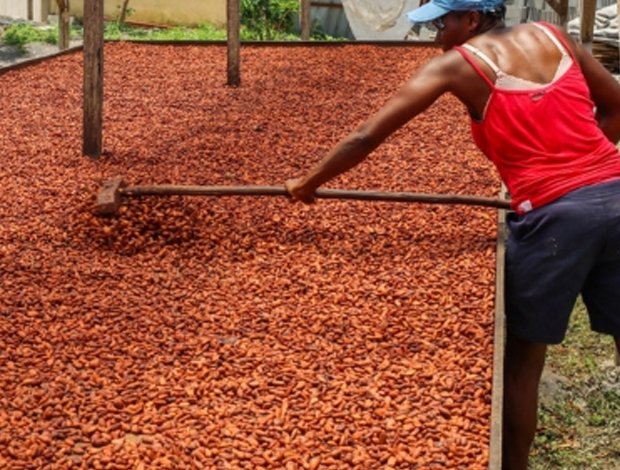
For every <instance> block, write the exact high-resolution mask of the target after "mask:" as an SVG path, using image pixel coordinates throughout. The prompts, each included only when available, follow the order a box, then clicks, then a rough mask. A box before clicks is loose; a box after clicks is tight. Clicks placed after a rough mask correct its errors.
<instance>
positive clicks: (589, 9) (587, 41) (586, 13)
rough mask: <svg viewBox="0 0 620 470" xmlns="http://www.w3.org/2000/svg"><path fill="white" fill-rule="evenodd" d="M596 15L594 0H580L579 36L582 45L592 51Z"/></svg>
mask: <svg viewBox="0 0 620 470" xmlns="http://www.w3.org/2000/svg"><path fill="white" fill-rule="evenodd" d="M595 17H596V0H581V25H580V31H579V37H580V40H581V44H582V45H583V47H584V48H585V49H586V50H587V51H589V52H592V42H593V41H594V19H595Z"/></svg>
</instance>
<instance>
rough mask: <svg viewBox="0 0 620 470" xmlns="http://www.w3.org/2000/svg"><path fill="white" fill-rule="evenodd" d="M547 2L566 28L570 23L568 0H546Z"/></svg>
mask: <svg viewBox="0 0 620 470" xmlns="http://www.w3.org/2000/svg"><path fill="white" fill-rule="evenodd" d="M546 1H547V4H548V5H549V6H550V7H551V8H552V9H553V11H555V12H556V14H557V15H558V18H559V23H560V24H559V25H560V26H561V27H562V28H566V25H567V24H568V0H546Z"/></svg>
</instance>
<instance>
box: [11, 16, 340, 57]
mask: <svg viewBox="0 0 620 470" xmlns="http://www.w3.org/2000/svg"><path fill="white" fill-rule="evenodd" d="M272 34H273V37H272V39H271V40H275V41H296V40H299V36H298V35H295V34H290V33H284V32H272ZM70 35H71V39H80V38H82V36H83V29H82V26H81V25H73V26H72V27H71V32H70ZM104 38H105V39H108V40H132V41H140V40H145V41H157V40H162V41H177V40H194V41H222V40H225V39H226V30H225V29H221V28H216V27H215V26H213V25H211V24H209V23H202V24H199V25H197V26H195V27H182V26H178V27H171V28H145V27H139V26H132V25H131V24H127V23H124V24H123V23H119V22H116V21H110V22H106V23H105V28H104ZM241 39H242V40H245V41H251V40H259V37H258V34H257V33H256V32H254V31H250V30H248V29H247V28H243V27H242V28H241ZM311 39H314V40H323V41H329V40H334V41H338V40H341V39H338V38H332V37H330V36H327V35H325V34H323V33H321V32H320V31H318V30H316V31H313V33H312V37H311ZM0 42H3V43H5V44H12V45H16V46H18V47H19V48H20V49H21V50H22V51H25V49H26V46H27V45H28V44H29V43H33V42H43V43H47V44H58V27H57V26H56V27H44V28H41V27H35V26H33V25H30V24H27V23H20V24H14V25H11V26H9V27H8V28H7V29H6V30H5V31H4V34H3V35H2V37H1V38H0Z"/></svg>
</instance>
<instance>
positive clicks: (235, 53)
mask: <svg viewBox="0 0 620 470" xmlns="http://www.w3.org/2000/svg"><path fill="white" fill-rule="evenodd" d="M226 27H227V36H226V38H227V40H226V45H227V46H228V81H227V83H228V85H229V86H239V85H240V84H241V72H240V56H241V2H240V0H227V21H226Z"/></svg>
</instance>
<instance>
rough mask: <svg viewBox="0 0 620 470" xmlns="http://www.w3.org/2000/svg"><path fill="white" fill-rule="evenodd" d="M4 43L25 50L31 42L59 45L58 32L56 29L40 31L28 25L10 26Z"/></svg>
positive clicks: (3, 40) (6, 31)
mask: <svg viewBox="0 0 620 470" xmlns="http://www.w3.org/2000/svg"><path fill="white" fill-rule="evenodd" d="M2 42H4V43H5V44H10V45H14V46H19V48H20V49H22V50H23V49H24V47H25V45H26V44H28V43H31V42H44V43H47V44H58V31H57V30H55V29H38V28H35V27H34V26H32V25H30V24H28V23H17V24H14V25H11V26H9V27H8V28H7V29H6V30H5V31H4V34H3V35H2Z"/></svg>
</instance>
